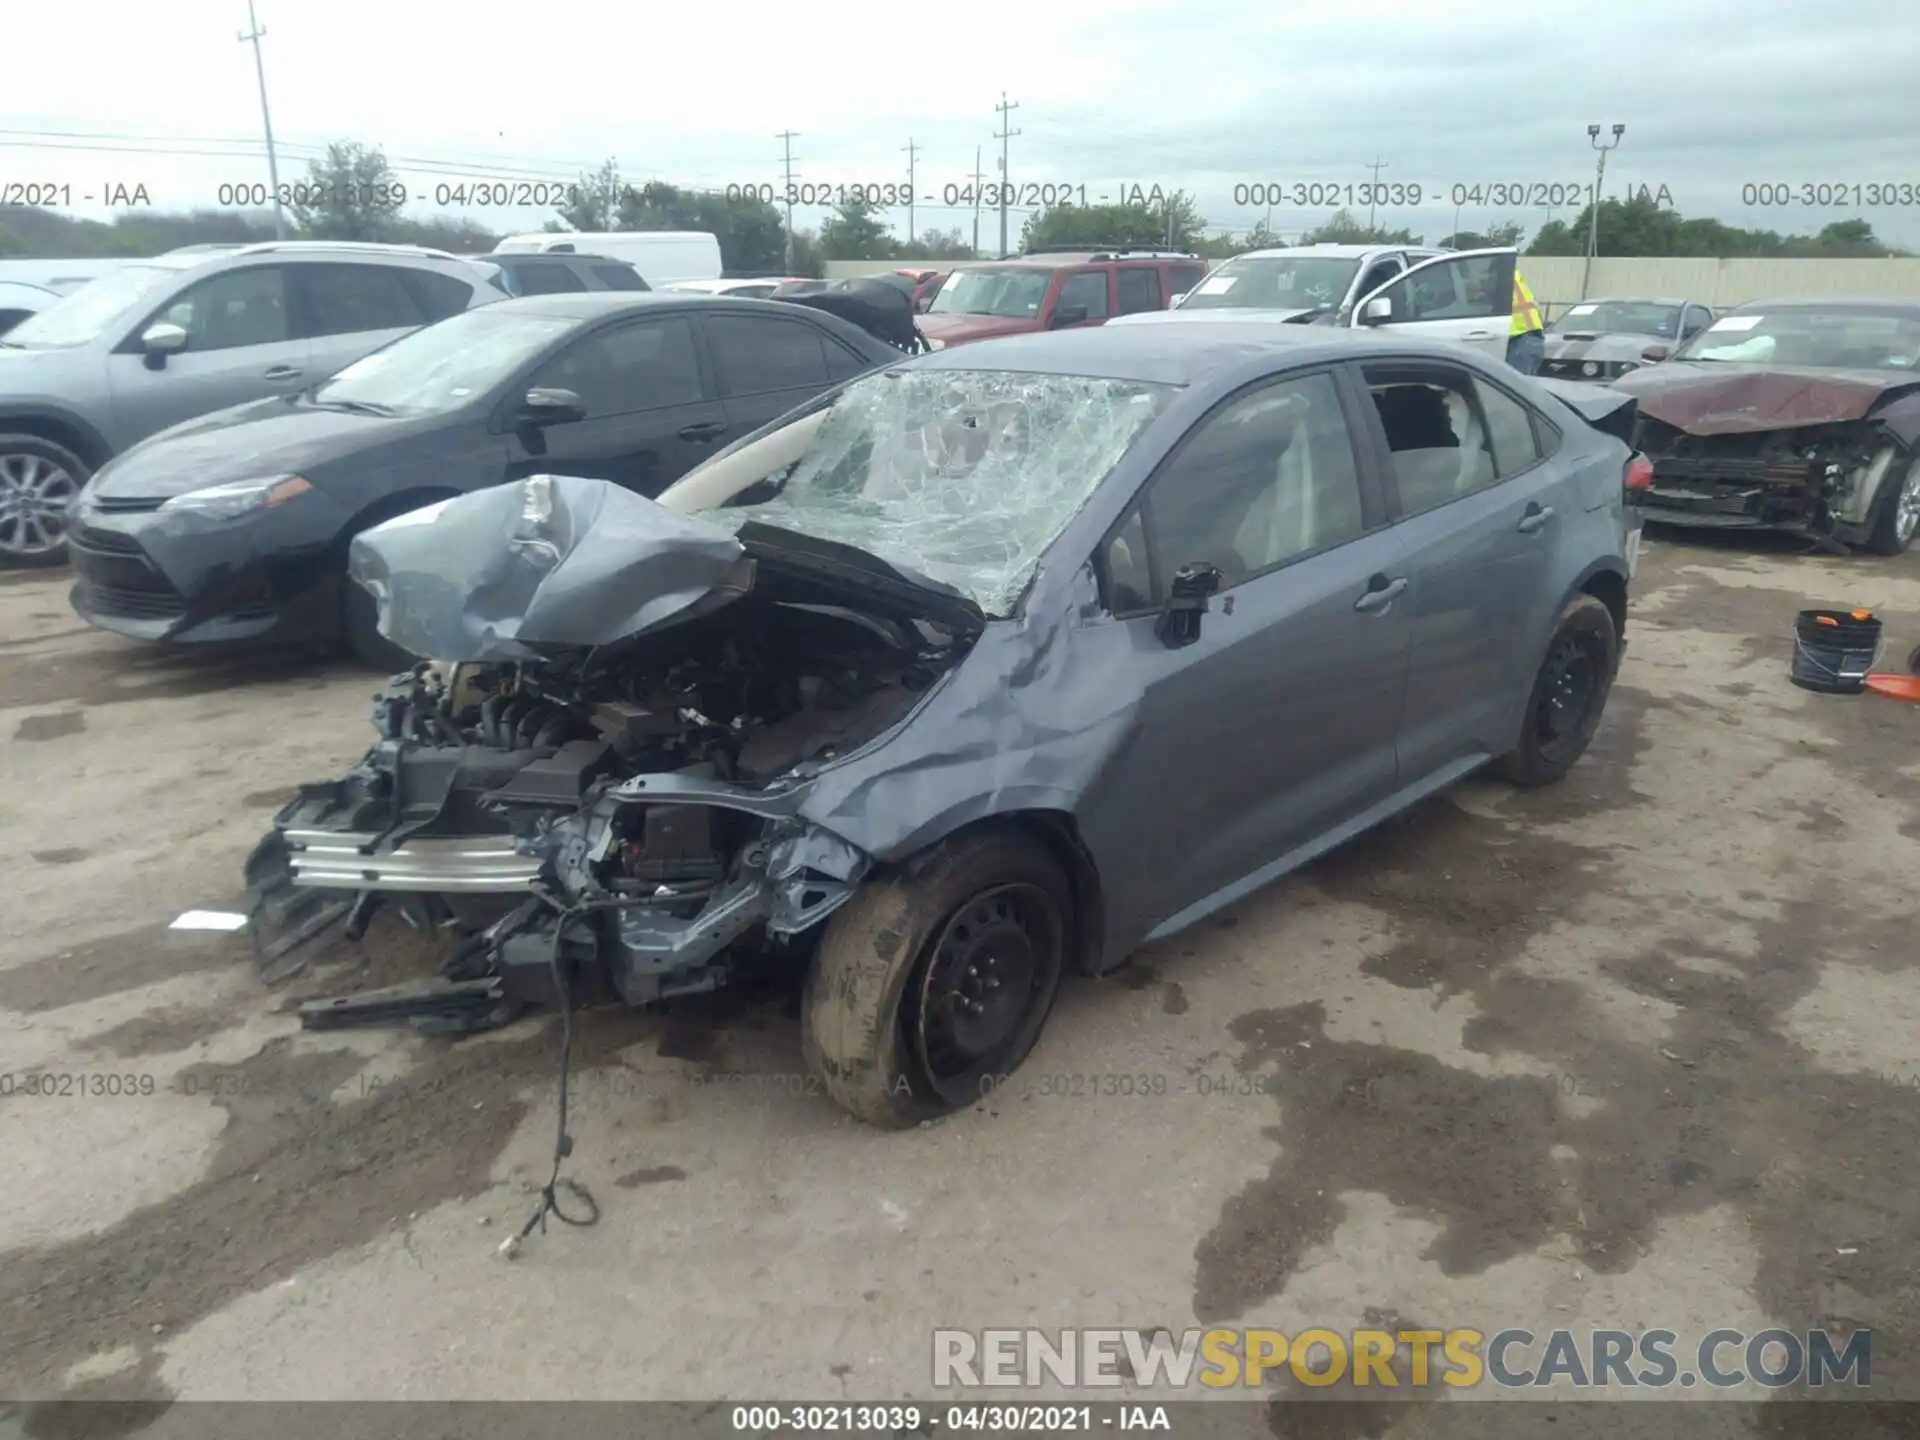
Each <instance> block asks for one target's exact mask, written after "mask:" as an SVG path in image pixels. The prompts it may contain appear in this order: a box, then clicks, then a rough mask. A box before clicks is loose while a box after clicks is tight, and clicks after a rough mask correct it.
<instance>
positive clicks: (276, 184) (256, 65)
mask: <svg viewBox="0 0 1920 1440" xmlns="http://www.w3.org/2000/svg"><path fill="white" fill-rule="evenodd" d="M266 33H267V32H266V31H265V30H262V29H261V28H260V22H259V21H258V20H256V19H255V18H254V14H253V0H247V33H246V34H244V35H242V36H241V37H240V43H241V44H243V45H245V44H247V43H248V42H251V43H252V45H253V73H254V76H255V78H256V79H258V80H259V82H260V124H261V126H262V127H263V128H264V129H265V130H266V132H267V180H268V181H269V183H271V184H272V186H273V236H274V239H276V240H284V239H286V238H287V209H286V206H284V205H282V204H281V203H280V157H279V156H278V154H276V153H275V151H274V148H273V116H272V115H270V114H268V113H267V67H266V64H265V62H264V61H262V60H261V58H260V38H261V36H263V35H265V34H266Z"/></svg>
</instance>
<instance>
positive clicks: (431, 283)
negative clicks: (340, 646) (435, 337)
mask: <svg viewBox="0 0 1920 1440" xmlns="http://www.w3.org/2000/svg"><path fill="white" fill-rule="evenodd" d="M398 273H399V274H400V276H401V278H402V279H403V280H404V281H405V283H406V286H407V288H408V289H409V290H411V291H412V292H413V298H414V299H415V301H417V302H418V303H419V306H420V308H421V309H422V310H424V311H426V314H427V319H429V320H444V319H446V318H447V317H448V316H449V315H458V314H459V313H460V312H461V311H462V310H464V309H466V308H467V302H468V301H470V300H472V299H473V286H471V285H469V284H467V282H466V281H464V280H456V279H454V278H453V276H451V275H442V274H440V273H439V272H438V271H437V270H403V271H400V272H398Z"/></svg>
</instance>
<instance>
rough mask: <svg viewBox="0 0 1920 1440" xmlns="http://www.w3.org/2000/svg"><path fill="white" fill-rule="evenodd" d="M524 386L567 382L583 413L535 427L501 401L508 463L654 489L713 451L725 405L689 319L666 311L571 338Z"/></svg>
mask: <svg viewBox="0 0 1920 1440" xmlns="http://www.w3.org/2000/svg"><path fill="white" fill-rule="evenodd" d="M524 389H528V390H531V389H553V390H570V391H572V392H573V393H574V394H575V395H578V396H579V397H580V400H581V403H582V404H583V406H584V407H585V409H586V412H587V413H586V418H585V419H583V420H573V421H567V422H563V423H559V424H552V425H545V426H541V427H538V428H535V427H531V426H526V425H520V424H517V423H515V419H514V410H515V406H516V402H517V401H518V400H519V399H520V396H519V395H518V394H515V395H510V396H509V397H508V399H507V401H506V407H507V436H508V444H507V456H508V458H507V473H506V476H505V477H504V478H506V479H508V480H518V479H520V478H521V477H522V476H526V475H539V474H543V473H545V474H553V475H583V476H586V477H587V478H588V479H593V480H611V481H612V482H613V483H614V484H616V485H624V486H625V487H626V488H628V489H629V490H634V491H637V492H639V493H640V494H642V495H646V496H649V497H651V496H654V495H658V494H659V493H660V492H661V491H662V490H664V489H666V488H667V486H669V485H671V484H672V483H673V482H674V481H675V480H678V479H679V478H680V477H681V476H682V475H684V474H686V473H687V471H689V470H691V469H692V468H693V467H694V466H695V465H698V464H699V463H700V462H701V461H702V460H704V459H706V458H707V457H708V456H709V455H711V454H713V453H714V450H715V447H716V446H717V445H718V444H720V443H721V439H722V437H723V436H724V435H726V433H727V415H726V411H725V409H723V408H722V406H721V404H720V401H719V400H718V399H717V398H715V396H714V394H713V390H712V387H711V385H710V384H709V383H708V381H707V378H706V373H705V370H704V368H703V367H702V365H701V363H700V354H699V348H698V344H697V342H696V340H695V337H694V329H693V320H692V319H691V318H690V317H689V316H686V315H671V316H662V317H658V318H647V319H642V320H631V321H626V322H624V323H619V324H615V325H613V326H611V327H610V328H607V329H602V330H597V331H595V332H594V333H593V334H591V335H588V336H585V337H583V338H581V339H579V340H576V341H575V342H574V343H573V344H572V345H570V346H568V347H567V348H566V349H565V350H563V351H561V352H560V353H559V354H558V355H556V356H554V357H553V358H552V359H551V360H548V361H547V362H546V363H545V364H544V365H542V366H540V367H539V369H537V370H536V371H534V372H533V374H532V375H531V376H530V377H529V378H528V380H527V382H526V385H525V387H524Z"/></svg>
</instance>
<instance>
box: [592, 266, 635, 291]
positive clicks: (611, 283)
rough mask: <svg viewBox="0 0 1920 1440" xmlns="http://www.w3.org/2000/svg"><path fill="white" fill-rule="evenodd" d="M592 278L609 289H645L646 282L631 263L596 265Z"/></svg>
mask: <svg viewBox="0 0 1920 1440" xmlns="http://www.w3.org/2000/svg"><path fill="white" fill-rule="evenodd" d="M593 278H594V279H596V280H598V281H599V282H600V283H601V284H602V285H604V286H606V287H607V289H609V290H645V289H646V288H647V282H646V281H644V280H642V279H641V278H640V272H639V271H638V270H636V269H634V268H633V267H632V266H631V265H596V266H594V267H593Z"/></svg>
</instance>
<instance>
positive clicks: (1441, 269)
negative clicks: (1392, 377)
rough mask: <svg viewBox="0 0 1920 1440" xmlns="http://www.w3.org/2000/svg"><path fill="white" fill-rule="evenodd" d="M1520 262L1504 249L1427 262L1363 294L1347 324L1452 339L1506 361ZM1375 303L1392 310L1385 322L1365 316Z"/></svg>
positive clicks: (1446, 256) (1458, 255)
mask: <svg viewBox="0 0 1920 1440" xmlns="http://www.w3.org/2000/svg"><path fill="white" fill-rule="evenodd" d="M1518 258H1519V252H1518V251H1517V250H1514V249H1512V248H1511V247H1507V248H1503V249H1497V250H1463V251H1461V252H1460V253H1459V254H1457V255H1442V256H1439V257H1437V258H1436V259H1432V260H1428V261H1426V262H1425V263H1424V264H1420V265H1415V266H1414V267H1413V268H1412V269H1410V270H1408V271H1407V272H1406V273H1405V274H1402V275H1398V276H1395V277H1394V278H1393V279H1392V280H1390V281H1389V282H1387V283H1386V284H1385V285H1382V286H1381V287H1380V288H1378V289H1377V290H1374V291H1372V292H1371V293H1369V294H1366V295H1362V296H1361V297H1360V298H1359V299H1358V300H1357V301H1356V302H1355V303H1354V306H1353V313H1352V316H1351V318H1350V320H1349V322H1348V323H1350V324H1351V325H1353V326H1354V327H1355V328H1356V329H1359V328H1362V327H1368V326H1375V325H1379V326H1386V327H1388V328H1391V329H1393V330H1396V331H1401V330H1404V331H1405V332H1406V333H1407V334H1409V335H1417V336H1419V337H1420V338H1421V339H1423V340H1451V341H1453V342H1455V343H1456V344H1461V345H1467V346H1470V347H1472V348H1473V349H1476V350H1479V351H1482V352H1483V353H1485V354H1486V355H1488V356H1490V357H1491V358H1493V359H1495V360H1502V361H1504V360H1505V359H1506V358H1507V333H1508V331H1509V329H1510V328H1511V327H1512V323H1513V272H1514V269H1515V266H1516V263H1517V261H1518ZM1376 300H1386V301H1387V302H1388V303H1389V305H1390V307H1391V313H1390V314H1388V315H1387V316H1386V317H1385V318H1384V319H1377V320H1376V319H1369V318H1368V316H1367V308H1368V306H1369V305H1370V304H1371V303H1372V302H1373V301H1376Z"/></svg>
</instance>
